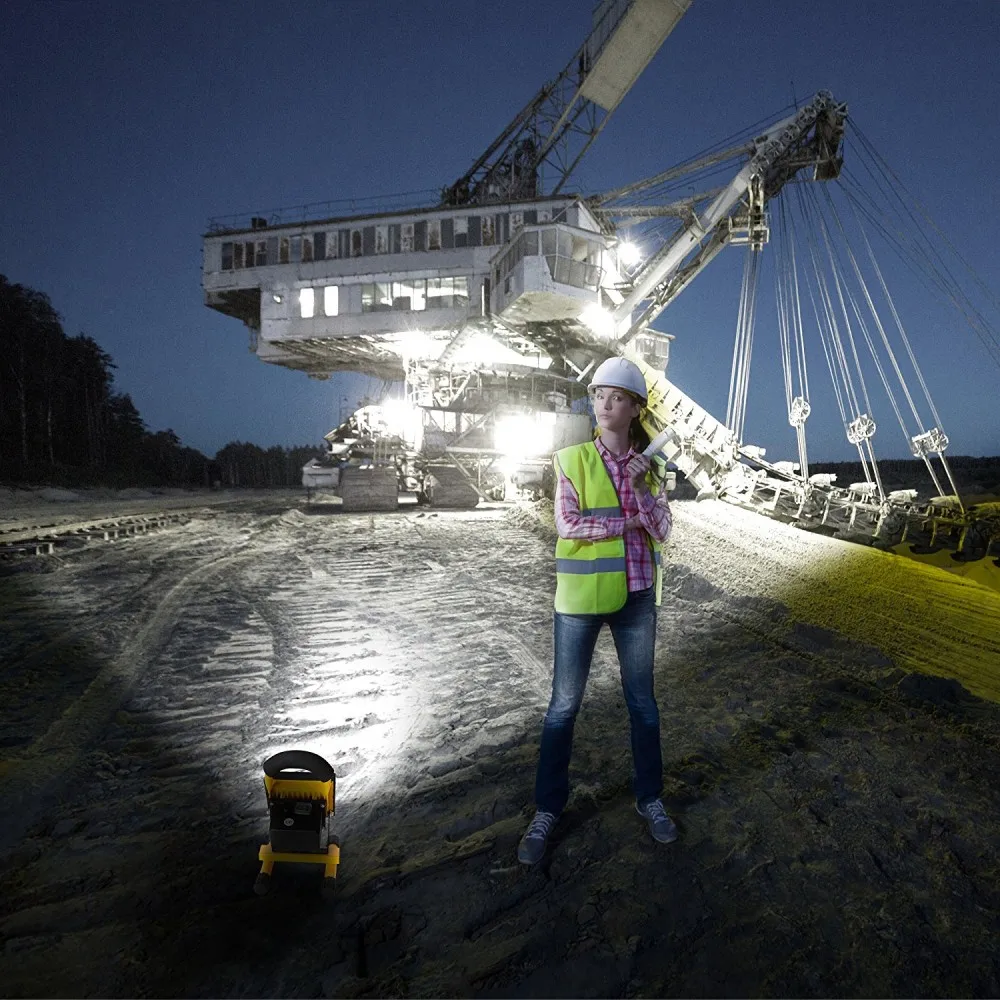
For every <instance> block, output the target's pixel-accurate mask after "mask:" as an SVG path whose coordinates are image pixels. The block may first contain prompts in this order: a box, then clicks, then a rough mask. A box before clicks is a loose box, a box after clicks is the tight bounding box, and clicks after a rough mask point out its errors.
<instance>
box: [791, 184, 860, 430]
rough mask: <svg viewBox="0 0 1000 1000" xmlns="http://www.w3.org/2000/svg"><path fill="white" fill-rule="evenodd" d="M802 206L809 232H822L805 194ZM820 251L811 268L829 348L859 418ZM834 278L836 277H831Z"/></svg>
mask: <svg viewBox="0 0 1000 1000" xmlns="http://www.w3.org/2000/svg"><path fill="white" fill-rule="evenodd" d="M802 204H803V207H804V208H805V209H806V217H807V219H808V222H809V225H810V230H811V231H812V229H813V228H815V229H818V230H819V231H820V232H824V230H823V226H822V219H821V218H819V208H818V205H817V206H815V207H810V206H809V204H808V198H807V196H806V194H805V193H803V196H802ZM819 256H820V250H819V248H818V247H817V248H815V254H814V258H813V267H814V270H815V273H816V278H817V289H818V291H819V296H820V302H821V303H822V305H823V311H824V314H825V315H826V319H827V323H828V325H829V330H830V333H831V337H830V347H831V351H832V354H833V357H834V359H835V360H836V362H837V368H838V372H839V374H840V378H841V381H842V382H843V385H844V394H845V397H846V399H847V403H848V410H849V411H850V412H851V415H852V419H853V418H856V417H859V416H860V415H861V407H860V406H859V405H858V396H857V392H856V390H855V388H854V379H853V378H852V375H851V369H850V365H849V364H848V361H847V354H846V353H845V351H844V344H843V338H842V337H841V335H840V324H839V323H838V322H837V315H836V310H835V308H834V305H833V297H832V296H831V295H830V290H829V288H828V286H827V281H826V275H825V274H824V272H823V268H822V267H821V266H820V263H819ZM833 277H834V278H836V275H835V274H834V275H833ZM844 429H845V430H849V429H850V427H849V421H847V419H846V417H845V421H844Z"/></svg>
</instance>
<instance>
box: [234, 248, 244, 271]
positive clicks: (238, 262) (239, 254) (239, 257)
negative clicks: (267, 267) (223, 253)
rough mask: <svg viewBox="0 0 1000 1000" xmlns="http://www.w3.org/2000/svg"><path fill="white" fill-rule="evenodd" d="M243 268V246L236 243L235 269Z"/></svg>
mask: <svg viewBox="0 0 1000 1000" xmlns="http://www.w3.org/2000/svg"><path fill="white" fill-rule="evenodd" d="M242 267H243V244H242V243H234V244H233V268H234V269H235V268H242Z"/></svg>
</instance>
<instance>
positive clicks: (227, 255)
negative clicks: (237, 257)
mask: <svg viewBox="0 0 1000 1000" xmlns="http://www.w3.org/2000/svg"><path fill="white" fill-rule="evenodd" d="M232 269H233V245H232V243H223V244H222V270H223V271H231V270H232Z"/></svg>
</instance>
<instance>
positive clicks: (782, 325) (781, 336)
mask: <svg viewBox="0 0 1000 1000" xmlns="http://www.w3.org/2000/svg"><path fill="white" fill-rule="evenodd" d="M782 223H783V220H780V218H779V238H778V240H777V247H776V250H777V253H776V254H775V269H774V295H775V300H776V304H777V311H778V346H779V348H780V351H781V373H782V376H783V380H784V385H785V406H786V407H787V409H788V413H789V415H790V414H791V412H792V357H791V348H790V344H789V336H788V309H787V306H786V303H785V287H784V286H785V283H784V280H783V279H784V275H785V266H786V265H785V262H784V260H783V257H784V245H783V244H784V227H783V225H782Z"/></svg>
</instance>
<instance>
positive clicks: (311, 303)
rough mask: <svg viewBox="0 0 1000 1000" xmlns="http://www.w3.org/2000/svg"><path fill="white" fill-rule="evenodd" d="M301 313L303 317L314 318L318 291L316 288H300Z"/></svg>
mask: <svg viewBox="0 0 1000 1000" xmlns="http://www.w3.org/2000/svg"><path fill="white" fill-rule="evenodd" d="M299 315H300V316H301V317H302V318H303V319H312V317H313V316H315V315H316V292H315V290H314V289H312V288H300V289H299Z"/></svg>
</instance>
